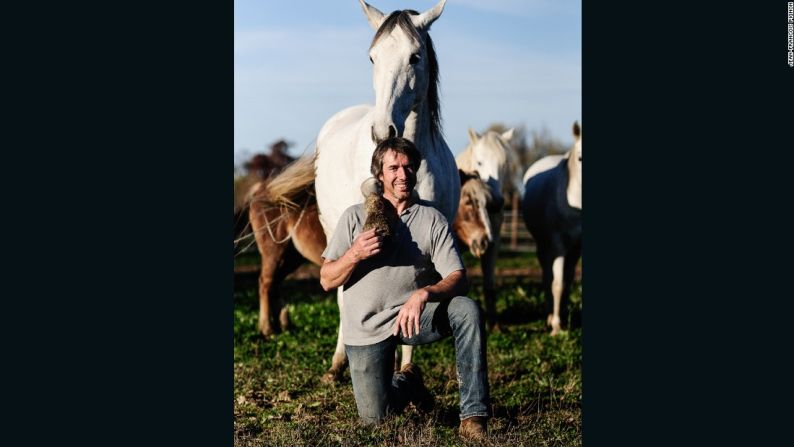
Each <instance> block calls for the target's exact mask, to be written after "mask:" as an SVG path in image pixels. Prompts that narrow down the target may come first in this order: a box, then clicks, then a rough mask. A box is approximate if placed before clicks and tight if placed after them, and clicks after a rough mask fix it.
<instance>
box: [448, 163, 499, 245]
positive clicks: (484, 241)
mask: <svg viewBox="0 0 794 447" xmlns="http://www.w3.org/2000/svg"><path fill="white" fill-rule="evenodd" d="M458 173H459V174H460V183H461V188H460V205H459V206H458V214H457V215H455V222H454V223H453V225H452V227H453V229H454V230H455V234H456V235H457V237H458V239H460V240H461V241H462V242H463V243H465V244H466V245H468V246H469V249H470V250H471V253H472V254H473V255H474V256H476V257H478V258H479V257H480V256H482V255H483V254H484V253H485V251H486V250H487V249H488V247H489V246H490V245H491V244H492V243H493V233H492V232H491V220H490V218H489V217H488V208H489V205H491V204H492V203H493V197H492V195H491V191H490V188H488V185H486V184H485V182H483V181H482V179H481V178H480V176H479V175H478V174H477V172H476V171H475V172H473V173H467V172H464V171H462V170H458Z"/></svg>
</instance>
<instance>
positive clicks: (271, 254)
mask: <svg viewBox="0 0 794 447" xmlns="http://www.w3.org/2000/svg"><path fill="white" fill-rule="evenodd" d="M265 212H266V211H265V210H264V209H263V206H262V205H261V204H260V203H259V202H257V201H254V202H252V203H251V208H250V211H249V219H250V222H251V229H252V231H253V232H254V238H255V240H256V248H257V250H259V255H260V257H261V258H262V264H261V268H260V271H259V324H258V326H259V332H261V333H262V335H264V336H265V337H269V336H271V335H273V334H275V331H274V330H273V325H272V324H271V321H270V319H271V312H270V303H271V299H270V291H271V290H272V283H273V277H274V275H275V273H276V269H277V268H278V261H279V258H280V257H281V252H282V251H283V247H282V246H280V245H278V244H276V243H275V242H274V241H273V239H272V238H271V237H270V236H269V235H268V232H267V229H266V228H265V226H266V225H267V223H266V219H265V214H264V213H265Z"/></svg>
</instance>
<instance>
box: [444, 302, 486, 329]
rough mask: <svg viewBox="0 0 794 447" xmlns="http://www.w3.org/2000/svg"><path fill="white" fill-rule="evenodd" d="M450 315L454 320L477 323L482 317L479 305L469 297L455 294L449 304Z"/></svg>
mask: <svg viewBox="0 0 794 447" xmlns="http://www.w3.org/2000/svg"><path fill="white" fill-rule="evenodd" d="M449 311H450V317H452V318H455V319H456V320H460V321H465V322H470V323H475V324H479V323H480V321H481V319H482V311H481V310H480V305H479V304H477V302H476V301H474V300H472V299H471V298H468V297H465V296H456V297H455V298H452V301H451V302H450V304H449Z"/></svg>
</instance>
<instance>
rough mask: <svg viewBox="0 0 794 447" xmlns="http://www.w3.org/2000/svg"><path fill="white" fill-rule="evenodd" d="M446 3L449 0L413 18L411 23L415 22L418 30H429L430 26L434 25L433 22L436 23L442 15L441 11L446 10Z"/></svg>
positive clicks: (443, 0)
mask: <svg viewBox="0 0 794 447" xmlns="http://www.w3.org/2000/svg"><path fill="white" fill-rule="evenodd" d="M446 2H447V0H441V1H440V2H438V3H437V4H436V6H433V7H432V8H430V9H428V10H427V11H425V12H423V13H421V14H419V15H418V16H411V22H413V24H414V26H415V27H417V28H418V29H423V30H427V29H429V28H430V25H432V24H433V22H435V21H436V19H437V18H438V17H439V16H440V15H441V11H443V10H444V4H445V3H446Z"/></svg>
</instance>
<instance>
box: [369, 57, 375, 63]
mask: <svg viewBox="0 0 794 447" xmlns="http://www.w3.org/2000/svg"><path fill="white" fill-rule="evenodd" d="M369 61H370V63H373V64H374V63H375V61H373V60H372V56H370V57H369Z"/></svg>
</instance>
